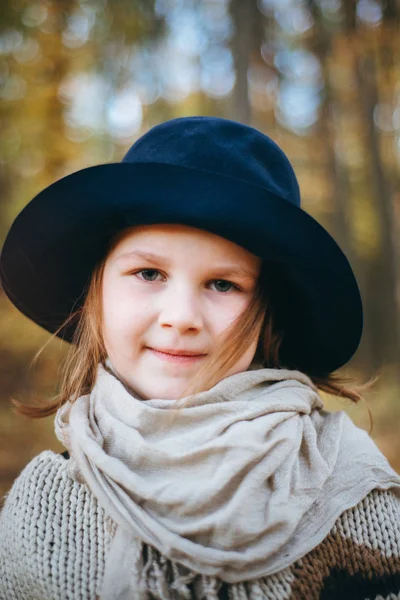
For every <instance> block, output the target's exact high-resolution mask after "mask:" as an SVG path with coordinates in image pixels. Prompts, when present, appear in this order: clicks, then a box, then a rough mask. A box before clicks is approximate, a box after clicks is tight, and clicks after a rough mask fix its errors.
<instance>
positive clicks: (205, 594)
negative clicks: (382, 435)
mask: <svg viewBox="0 0 400 600" xmlns="http://www.w3.org/2000/svg"><path fill="white" fill-rule="evenodd" d="M67 464H68V461H67V460H65V458H64V457H63V456H62V455H59V454H56V453H54V452H53V451H51V450H46V451H44V452H42V453H41V454H39V455H38V456H36V457H35V458H34V459H33V460H32V461H31V462H30V463H29V464H28V465H27V466H26V467H25V468H24V469H23V471H22V472H21V474H20V475H19V477H17V479H16V480H15V482H14V484H13V486H12V488H11V490H10V491H9V492H8V494H7V495H6V496H5V498H4V499H3V501H2V504H4V506H3V508H2V510H1V513H0V600H67V599H68V600H96V597H97V596H98V594H99V593H100V590H101V584H102V578H103V574H104V565H105V557H106V554H107V551H108V549H109V546H110V542H111V539H112V537H113V535H114V533H115V529H116V528H115V523H114V522H113V521H112V520H111V519H110V518H109V517H108V516H107V515H106V514H105V513H104V510H103V509H102V508H101V507H100V506H99V504H98V502H97V501H96V499H95V498H94V496H93V495H92V494H91V492H90V491H89V490H88V488H87V486H86V485H85V484H81V483H78V482H76V481H74V480H73V479H72V478H71V477H70V476H69V474H68V471H67ZM360 476H362V474H360ZM249 510H251V507H249ZM138 549H139V551H140V561H141V564H142V565H143V568H142V575H143V581H144V582H145V584H146V585H145V590H147V591H139V590H138V593H137V599H138V600H147V599H149V600H150V599H153V598H156V599H157V598H159V599H162V600H167V599H174V600H175V599H176V600H178V599H186V598H198V599H203V598H204V600H217V599H218V598H223V599H226V600H261V599H270V600H272V599H279V600H286V599H287V600H291V599H293V600H300V599H301V600H314V599H315V600H316V599H324V600H327V599H334V598H335V599H337V598H340V599H341V600H343V599H345V598H352V600H357V599H359V600H366V599H369V600H382V599H385V600H386V599H394V598H400V502H399V500H398V499H397V498H396V496H394V494H392V493H391V492H390V491H380V490H373V491H372V492H370V493H369V494H368V495H367V496H366V497H365V498H364V499H363V500H362V501H361V502H360V503H358V504H357V505H356V506H355V507H353V508H351V509H348V510H346V511H345V512H343V514H342V515H341V516H340V517H339V518H338V519H337V521H336V523H335V525H334V526H333V528H332V529H331V531H330V532H329V534H328V535H327V536H326V538H325V539H324V540H323V541H322V543H320V544H319V545H318V546H317V547H316V548H314V549H313V550H312V551H311V552H309V553H308V554H306V555H305V556H304V557H303V558H301V559H300V560H298V561H296V562H295V563H293V564H292V565H290V566H289V567H287V568H285V569H283V570H281V571H279V572H277V573H275V574H273V575H270V576H268V577H265V578H261V579H258V580H253V581H245V582H243V583H237V584H228V583H225V582H222V581H220V580H218V579H216V578H213V577H206V576H201V575H198V574H197V575H195V574H193V573H190V572H189V571H188V570H187V569H186V568H184V567H182V565H179V564H174V563H172V562H171V561H169V560H168V559H166V558H164V557H163V556H161V555H160V553H159V552H158V551H157V550H155V549H154V548H152V547H150V546H148V545H147V544H142V543H141V542H138ZM137 558H138V557H132V568H134V565H135V564H139V563H140V561H138V560H137Z"/></svg>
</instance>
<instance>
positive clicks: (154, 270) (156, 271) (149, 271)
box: [133, 269, 239, 292]
mask: <svg viewBox="0 0 400 600" xmlns="http://www.w3.org/2000/svg"><path fill="white" fill-rule="evenodd" d="M139 273H140V274H144V273H156V274H159V273H160V271H158V270H157V269H141V270H140V271H136V272H135V273H133V275H139ZM144 280H145V281H155V279H153V278H151V277H150V279H147V278H146V276H144ZM212 283H218V284H221V283H222V287H225V286H226V285H228V286H229V289H230V288H235V289H236V290H239V287H238V286H237V285H235V284H234V283H231V282H230V281H227V280H226V279H214V280H213V281H212ZM217 291H222V292H227V291H229V290H226V289H225V290H217Z"/></svg>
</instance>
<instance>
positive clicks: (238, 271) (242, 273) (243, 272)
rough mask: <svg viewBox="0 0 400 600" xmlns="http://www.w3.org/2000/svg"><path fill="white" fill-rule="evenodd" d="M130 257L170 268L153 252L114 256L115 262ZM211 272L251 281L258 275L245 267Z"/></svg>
mask: <svg viewBox="0 0 400 600" xmlns="http://www.w3.org/2000/svg"><path fill="white" fill-rule="evenodd" d="M131 257H139V258H141V259H143V260H146V261H148V262H152V263H156V264H159V265H166V266H167V267H168V266H170V264H171V263H170V261H169V260H168V259H167V258H165V257H164V256H160V255H159V254H154V253H153V252H149V251H147V252H144V251H143V250H131V251H130V252H124V253H123V254H118V255H117V256H116V260H120V259H126V258H131ZM212 271H213V272H214V273H215V275H218V276H219V277H221V276H222V275H236V276H238V277H250V278H251V279H257V277H258V274H257V273H256V272H254V271H251V270H249V269H246V267H240V266H238V265H225V266H224V265H219V266H217V267H212Z"/></svg>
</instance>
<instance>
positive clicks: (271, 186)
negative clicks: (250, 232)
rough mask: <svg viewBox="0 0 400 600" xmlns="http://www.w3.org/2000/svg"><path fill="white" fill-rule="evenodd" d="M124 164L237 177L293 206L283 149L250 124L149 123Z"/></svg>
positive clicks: (295, 195) (295, 199)
mask: <svg viewBox="0 0 400 600" xmlns="http://www.w3.org/2000/svg"><path fill="white" fill-rule="evenodd" d="M121 162H123V163H163V164H170V165H175V166H180V167H186V168H188V169H196V170H198V171H207V172H211V173H216V174H218V175H222V176H225V177H231V178H234V179H241V180H244V181H247V182H248V183H250V184H252V185H256V186H260V187H263V188H265V189H266V190H268V191H269V192H270V193H271V192H272V193H273V194H275V195H276V196H278V197H280V198H283V199H285V200H287V201H289V202H291V203H292V204H295V205H296V206H300V191H299V184H298V182H297V178H296V175H295V173H294V171H293V168H292V166H291V164H290V162H289V160H288V158H287V157H286V155H285V154H284V152H283V151H282V150H281V149H280V148H279V146H277V144H276V143H275V142H274V141H273V140H271V138H269V137H268V136H267V135H265V134H263V133H261V132H260V131H257V130H256V129H254V128H253V127H250V126H248V125H243V124H242V123H238V122H236V121H231V120H229V119H223V118H220V117H205V116H198V117H180V118H177V119H171V120H169V121H166V122H164V123H161V124H159V125H156V126H154V127H152V128H151V129H150V130H149V131H148V132H147V133H145V134H144V135H143V136H142V137H140V138H139V139H138V140H137V141H136V142H135V143H134V144H133V145H132V146H131V148H130V149H129V150H128V152H127V153H126V155H125V156H124V158H123V159H122V161H121Z"/></svg>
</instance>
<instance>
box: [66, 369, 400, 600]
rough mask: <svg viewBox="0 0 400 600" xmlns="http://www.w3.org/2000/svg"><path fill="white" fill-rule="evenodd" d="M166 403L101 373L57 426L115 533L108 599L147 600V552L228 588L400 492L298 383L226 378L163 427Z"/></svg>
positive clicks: (279, 376)
mask: <svg viewBox="0 0 400 600" xmlns="http://www.w3.org/2000/svg"><path fill="white" fill-rule="evenodd" d="M174 405H175V401H173V400H160V399H151V400H143V399H141V398H140V397H138V396H137V395H135V394H134V393H133V392H132V390H129V389H128V388H127V387H125V386H124V384H123V383H122V382H121V381H120V380H119V379H118V378H117V377H116V376H115V375H114V374H113V373H112V372H110V371H109V370H108V369H106V368H104V367H103V366H102V365H99V370H98V377H97V381H96V384H95V387H94V389H93V391H92V392H91V393H90V394H89V395H87V396H82V397H80V398H78V399H77V400H76V401H75V402H74V403H72V404H71V403H67V404H65V405H63V406H62V407H61V408H60V409H59V410H58V412H57V414H56V418H55V430H56V435H57V437H58V438H59V440H60V441H61V442H62V443H63V444H64V445H65V446H66V447H67V448H68V450H69V452H70V455H71V459H70V461H69V469H70V474H71V476H72V477H73V478H74V479H76V480H77V481H81V482H85V484H87V486H88V487H89V488H90V490H91V491H92V493H93V494H94V495H95V496H96V497H97V499H98V501H99V503H100V504H101V505H102V506H103V508H104V509H105V511H106V513H108V515H109V516H110V517H112V519H113V520H114V521H115V522H116V523H117V531H116V535H115V537H114V538H113V541H112V544H111V548H110V552H109V554H108V557H107V563H106V567H105V575H104V584H103V590H102V594H101V598H102V599H104V600H117V599H118V600H128V598H129V599H130V598H139V597H142V596H140V594H139V591H138V590H139V589H142V587H143V581H141V578H142V576H143V573H142V572H141V571H143V569H142V570H141V568H140V564H141V563H140V562H138V561H139V560H140V559H139V554H140V552H139V549H140V548H141V547H142V544H143V543H145V544H148V545H149V546H150V552H152V550H151V549H154V551H155V552H157V551H158V552H160V553H161V554H162V556H164V557H167V558H168V559H170V560H171V561H174V564H178V565H183V566H184V568H186V569H189V570H191V572H194V573H201V574H203V575H204V576H215V577H218V578H219V579H220V580H223V581H226V582H229V583H232V584H233V583H236V582H240V581H244V580H248V579H254V578H259V577H263V576H267V575H270V574H272V573H274V572H276V571H279V570H281V569H283V568H285V567H287V566H288V565H290V564H291V563H292V562H294V561H295V560H297V559H299V558H301V557H302V556H304V554H306V553H307V552H309V551H310V550H311V549H312V548H314V547H315V546H316V545H318V544H319V543H320V542H321V541H322V540H323V538H324V537H325V536H326V535H327V534H328V532H329V530H330V529H331V527H332V526H333V524H334V522H335V520H336V519H337V518H338V517H339V515H340V514H341V513H342V512H343V511H344V510H346V509H348V508H350V507H352V506H354V505H355V504H357V503H358V502H359V501H360V500H362V498H364V497H365V496H366V495H367V494H368V493H369V492H370V491H371V490H372V489H374V488H380V489H388V488H390V487H393V488H394V489H395V491H396V493H398V494H400V477H399V476H398V475H397V474H396V472H395V471H393V469H391V467H390V466H389V464H388V462H387V460H386V458H385V457H384V456H383V455H382V454H381V452H380V451H379V450H378V448H377V447H376V445H375V443H374V442H373V441H372V440H371V438H370V437H369V436H368V434H367V433H366V432H365V431H363V430H361V429H359V428H358V427H356V426H355V425H354V424H353V423H352V421H351V420H350V418H349V417H348V416H347V415H346V414H345V413H344V412H343V411H342V412H338V413H328V412H326V411H324V410H323V405H322V401H321V398H320V396H319V395H318V392H317V389H316V387H315V386H314V385H313V383H312V381H311V380H310V379H309V378H308V377H307V376H306V375H305V374H303V373H301V372H299V371H294V370H283V369H265V368H262V367H260V368H252V369H250V370H248V371H245V372H242V373H237V374H235V375H232V376H230V377H226V378H225V379H222V380H221V381H220V382H218V383H217V384H216V385H215V386H214V387H212V388H211V389H210V390H207V391H204V392H201V393H198V394H196V395H195V396H194V397H192V399H191V400H190V402H189V403H188V404H187V406H186V407H185V408H183V409H181V410H180V411H179V412H176V411H174V414H175V413H176V418H175V419H174V420H173V421H172V422H171V423H169V425H168V427H166V426H165V422H166V421H165V417H166V416H168V415H170V414H171V413H170V411H172V410H174ZM135 561H136V562H135ZM134 564H135V565H136V566H135V567H134ZM141 586H142V587H141ZM143 597H145V596H143ZM163 597H164V596H163ZM165 597H169V596H165Z"/></svg>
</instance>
